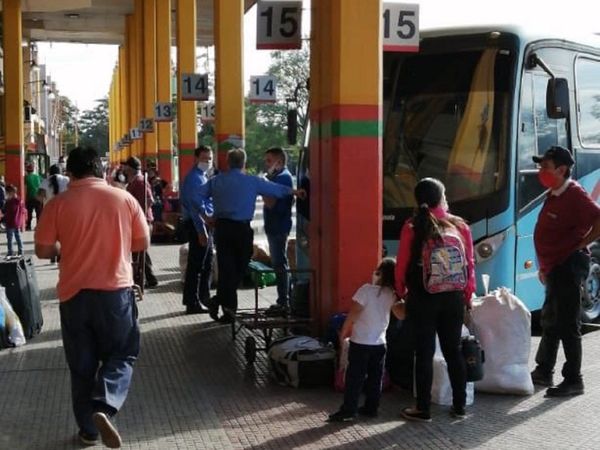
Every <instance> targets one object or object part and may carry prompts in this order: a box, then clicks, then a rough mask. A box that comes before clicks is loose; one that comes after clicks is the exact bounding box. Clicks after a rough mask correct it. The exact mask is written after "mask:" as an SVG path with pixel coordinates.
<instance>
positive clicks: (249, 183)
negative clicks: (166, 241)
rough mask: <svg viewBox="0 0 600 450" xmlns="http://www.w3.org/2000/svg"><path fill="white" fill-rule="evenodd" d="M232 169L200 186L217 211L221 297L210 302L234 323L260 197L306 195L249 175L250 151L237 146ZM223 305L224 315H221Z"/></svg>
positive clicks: (230, 155) (214, 220)
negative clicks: (256, 207)
mask: <svg viewBox="0 0 600 450" xmlns="http://www.w3.org/2000/svg"><path fill="white" fill-rule="evenodd" d="M227 164H228V166H229V170H227V171H225V172H221V173H220V174H219V175H217V176H216V177H214V178H211V179H210V180H208V183H206V184H204V185H203V186H201V187H200V189H199V191H198V192H199V195H200V197H202V198H204V199H208V198H210V197H212V199H213V207H214V214H213V217H212V218H210V219H208V220H207V222H208V223H209V224H211V225H214V226H215V243H216V245H217V265H218V269H219V270H218V272H219V279H218V282H217V300H216V302H211V304H210V305H209V308H210V316H211V318H212V319H213V320H218V321H219V322H221V323H231V322H232V321H233V314H235V312H236V310H237V304H238V301H237V287H238V285H239V284H240V281H241V279H242V277H243V276H244V273H245V272H246V270H247V268H248V263H249V261H250V257H251V256H252V240H253V238H254V232H253V231H252V228H251V227H250V221H251V220H252V218H253V217H254V209H255V206H256V197H257V196H258V195H265V196H269V197H276V198H283V197H288V196H292V195H299V196H303V194H304V191H296V190H294V189H292V188H291V187H289V186H284V185H282V184H276V183H272V182H270V181H268V180H265V179H262V178H259V177H256V176H252V175H246V174H245V173H244V172H243V170H244V167H245V165H246V152H245V151H244V150H242V149H233V150H230V151H229V152H228V153H227ZM219 306H221V307H222V309H223V313H224V314H223V316H222V317H221V318H219V317H218V312H219Z"/></svg>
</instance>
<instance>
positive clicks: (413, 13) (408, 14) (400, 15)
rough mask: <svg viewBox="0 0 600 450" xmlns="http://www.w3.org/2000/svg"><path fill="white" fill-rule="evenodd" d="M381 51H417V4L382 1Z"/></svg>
mask: <svg viewBox="0 0 600 450" xmlns="http://www.w3.org/2000/svg"><path fill="white" fill-rule="evenodd" d="M381 27H382V34H383V51H385V52H418V51H419V5H418V4H412V3H388V2H384V3H383V20H382V23H381Z"/></svg>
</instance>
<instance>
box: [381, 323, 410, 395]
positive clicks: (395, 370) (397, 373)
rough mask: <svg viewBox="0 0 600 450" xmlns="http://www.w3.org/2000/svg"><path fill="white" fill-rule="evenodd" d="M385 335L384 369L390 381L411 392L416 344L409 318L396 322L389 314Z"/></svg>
mask: <svg viewBox="0 0 600 450" xmlns="http://www.w3.org/2000/svg"><path fill="white" fill-rule="evenodd" d="M386 333H387V352H386V355H385V368H386V369H387V371H388V373H389V375H390V380H391V381H392V383H393V384H395V385H397V386H400V387H401V388H403V389H407V390H412V389H413V384H414V365H415V347H416V343H415V333H414V326H413V322H412V320H411V319H410V316H407V317H406V319H405V320H398V319H396V317H395V316H394V315H393V314H390V324H389V326H388V329H387V332H386Z"/></svg>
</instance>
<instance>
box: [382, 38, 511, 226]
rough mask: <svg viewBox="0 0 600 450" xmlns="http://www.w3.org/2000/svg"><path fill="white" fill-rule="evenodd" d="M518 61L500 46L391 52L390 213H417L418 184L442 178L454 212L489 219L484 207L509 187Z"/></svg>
mask: <svg viewBox="0 0 600 450" xmlns="http://www.w3.org/2000/svg"><path fill="white" fill-rule="evenodd" d="M513 60H514V55H513V54H512V52H511V51H509V50H503V49H500V48H487V49H480V50H464V51H449V52H444V53H439V52H436V53H431V52H430V53H425V52H424V53H421V54H413V55H406V54H386V56H385V58H384V61H385V69H384V70H385V80H384V81H385V82H384V93H383V94H384V105H383V106H384V138H383V175H384V178H383V192H384V194H383V207H384V213H385V214H389V213H390V212H391V211H394V210H396V211H397V210H404V211H402V213H403V214H402V215H404V216H406V215H407V214H409V213H410V212H409V211H411V210H412V209H413V207H414V206H415V204H414V197H413V188H414V186H415V184H416V182H417V181H418V180H419V179H420V178H423V177H435V178H438V179H440V180H441V181H442V182H443V183H444V184H445V185H446V196H447V198H448V202H449V203H450V206H451V209H452V210H453V211H454V212H456V213H460V214H461V215H463V216H464V217H465V218H467V219H468V220H469V221H470V222H474V221H477V220H481V219H483V218H485V217H487V215H488V214H489V212H488V209H487V208H485V207H483V208H482V207H481V205H484V204H485V203H488V202H489V201H490V200H491V198H490V196H491V195H493V194H494V193H498V192H499V191H502V190H504V189H505V188H506V179H507V167H506V166H507V164H508V163H509V158H508V154H509V152H508V148H509V138H508V133H509V130H510V111H511V106H510V105H511V98H512V92H513V83H514V75H513V73H514V68H513ZM398 212H400V211H398Z"/></svg>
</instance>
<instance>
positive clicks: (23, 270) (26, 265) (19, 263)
mask: <svg viewBox="0 0 600 450" xmlns="http://www.w3.org/2000/svg"><path fill="white" fill-rule="evenodd" d="M0 284H1V285H2V286H4V288H5V289H6V298H7V299H8V301H9V302H10V304H11V305H12V307H13V309H14V310H15V313H16V314H17V316H19V320H20V321H21V325H23V332H24V334H25V337H26V338H27V339H31V338H32V337H33V336H35V335H36V334H38V333H39V332H40V331H42V325H43V324H44V318H43V317H42V307H41V305H40V290H39V288H38V284H37V277H36V275H35V268H34V266H33V263H32V262H31V258H18V259H12V260H9V261H2V262H0Z"/></svg>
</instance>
